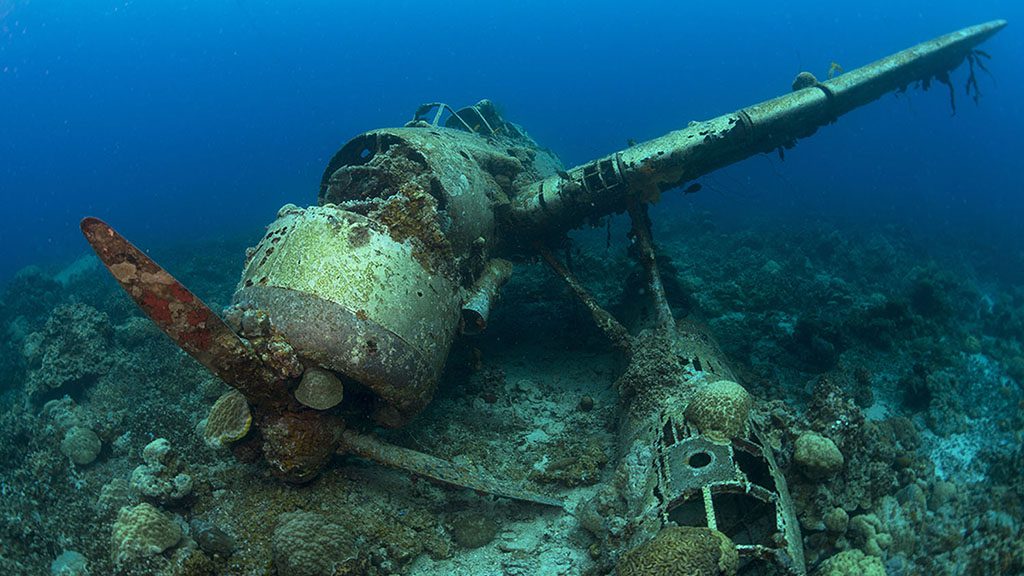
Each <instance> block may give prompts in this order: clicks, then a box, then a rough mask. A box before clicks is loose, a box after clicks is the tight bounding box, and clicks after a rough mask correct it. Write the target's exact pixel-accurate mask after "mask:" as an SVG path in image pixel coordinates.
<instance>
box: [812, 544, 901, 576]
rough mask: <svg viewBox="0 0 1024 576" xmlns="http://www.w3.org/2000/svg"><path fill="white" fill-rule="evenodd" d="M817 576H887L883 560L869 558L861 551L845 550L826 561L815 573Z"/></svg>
mask: <svg viewBox="0 0 1024 576" xmlns="http://www.w3.org/2000/svg"><path fill="white" fill-rule="evenodd" d="M814 574H815V576H885V565H884V564H882V559H881V558H877V557H875V556H868V555H866V554H864V553H863V552H861V551H860V550H857V549H853V550H845V551H843V552H840V553H839V554H836V555H835V556H833V557H831V558H829V559H828V560H825V561H824V562H822V563H821V566H819V567H818V569H817V570H816V571H815V572H814Z"/></svg>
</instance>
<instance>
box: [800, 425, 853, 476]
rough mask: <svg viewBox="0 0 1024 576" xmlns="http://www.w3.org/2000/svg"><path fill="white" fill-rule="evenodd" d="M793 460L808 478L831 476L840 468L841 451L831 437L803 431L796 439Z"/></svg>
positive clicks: (841, 460)
mask: <svg viewBox="0 0 1024 576" xmlns="http://www.w3.org/2000/svg"><path fill="white" fill-rule="evenodd" d="M793 460H794V462H796V465H797V466H799V467H800V469H801V470H803V472H804V474H806V475H807V476H808V477H809V478H813V479H818V478H825V477H828V476H832V475H833V474H835V473H836V472H839V470H841V469H842V467H843V463H844V462H845V459H844V458H843V453H842V452H840V451H839V448H838V447H836V443H835V442H833V441H832V440H831V439H829V438H826V437H824V436H822V435H820V434H815V433H813V432H804V433H803V434H801V435H800V436H799V437H798V438H797V439H796V446H795V449H794V452H793Z"/></svg>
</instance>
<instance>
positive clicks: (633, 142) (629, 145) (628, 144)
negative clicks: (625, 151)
mask: <svg viewBox="0 0 1024 576" xmlns="http://www.w3.org/2000/svg"><path fill="white" fill-rule="evenodd" d="M633 146H636V140H633V139H632V138H630V139H628V140H626V147H627V148H632V147H633Z"/></svg>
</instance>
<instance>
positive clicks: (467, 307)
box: [462, 258, 512, 335]
mask: <svg viewBox="0 0 1024 576" xmlns="http://www.w3.org/2000/svg"><path fill="white" fill-rule="evenodd" d="M510 276H512V263H511V262H509V261H508V260H505V259H502V258H492V259H491V260H490V261H488V262H487V266H486V267H485V268H484V271H483V273H482V274H481V275H480V278H478V279H477V281H476V284H475V285H473V289H472V290H470V292H469V296H468V297H467V298H466V301H465V302H464V303H463V304H462V333H463V334H470V335H472V334H479V333H481V332H483V331H484V330H485V329H487V318H488V317H489V316H490V315H491V309H492V308H493V307H494V303H495V302H497V300H498V291H499V290H501V287H502V286H504V285H505V283H506V282H508V279H509V277H510Z"/></svg>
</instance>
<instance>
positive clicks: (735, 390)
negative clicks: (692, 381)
mask: <svg viewBox="0 0 1024 576" xmlns="http://www.w3.org/2000/svg"><path fill="white" fill-rule="evenodd" d="M752 405H753V399H752V398H751V397H750V394H749V393H748V392H747V391H746V390H745V389H744V388H743V386H740V385H739V384H737V383H735V382H732V381H731V380H719V381H718V382H712V383H710V384H707V385H705V386H704V387H702V388H701V389H700V390H698V391H697V393H696V394H695V395H694V396H693V399H692V400H690V403H689V404H688V405H687V406H686V419H687V420H688V421H689V422H690V423H692V424H694V425H695V426H697V429H698V430H700V431H701V433H702V434H704V435H706V436H707V437H708V438H710V439H712V440H716V441H720V442H727V441H728V440H729V439H731V438H735V437H736V436H739V435H740V434H741V433H742V432H743V431H744V429H745V428H746V424H747V416H748V415H749V414H750V408H751V406H752Z"/></svg>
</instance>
